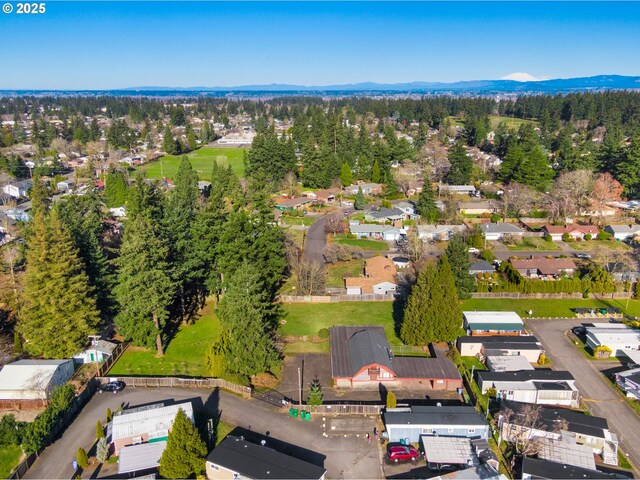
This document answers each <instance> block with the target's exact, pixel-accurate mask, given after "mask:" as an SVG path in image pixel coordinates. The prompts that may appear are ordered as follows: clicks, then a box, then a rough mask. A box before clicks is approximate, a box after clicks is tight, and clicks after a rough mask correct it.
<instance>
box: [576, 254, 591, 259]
mask: <svg viewBox="0 0 640 480" xmlns="http://www.w3.org/2000/svg"><path fill="white" fill-rule="evenodd" d="M576 258H591V254H589V253H576Z"/></svg>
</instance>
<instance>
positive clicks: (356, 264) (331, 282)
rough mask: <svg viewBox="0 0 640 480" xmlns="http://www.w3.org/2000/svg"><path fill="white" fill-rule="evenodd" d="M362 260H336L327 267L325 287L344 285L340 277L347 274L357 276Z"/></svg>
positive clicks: (360, 270)
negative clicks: (336, 261)
mask: <svg viewBox="0 0 640 480" xmlns="http://www.w3.org/2000/svg"><path fill="white" fill-rule="evenodd" d="M363 266H364V261H363V260H351V261H348V262H338V263H334V264H332V265H329V266H328V267H327V287H335V288H340V287H344V281H343V280H342V277H344V276H345V275H349V276H352V277H357V276H358V275H360V274H361V273H362V268H363Z"/></svg>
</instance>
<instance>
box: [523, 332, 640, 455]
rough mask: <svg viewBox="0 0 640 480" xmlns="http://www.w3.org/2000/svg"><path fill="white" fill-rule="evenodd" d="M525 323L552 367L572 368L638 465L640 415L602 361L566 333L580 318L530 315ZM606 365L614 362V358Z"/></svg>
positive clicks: (586, 398)
mask: <svg viewBox="0 0 640 480" xmlns="http://www.w3.org/2000/svg"><path fill="white" fill-rule="evenodd" d="M526 324H527V327H528V328H529V329H530V330H531V331H532V333H533V334H534V335H535V336H536V337H538V340H540V341H541V342H542V345H543V346H544V348H545V350H546V351H547V353H548V355H549V356H550V358H551V361H552V362H553V369H554V370H567V371H569V372H571V374H572V375H573V376H574V378H575V379H576V385H577V387H578V389H579V390H580V393H581V395H582V398H583V400H584V401H585V403H586V404H587V405H588V407H589V409H590V410H591V412H592V414H593V415H597V416H599V417H604V418H606V419H607V421H608V422H609V428H610V429H611V430H612V431H613V432H614V433H616V435H617V436H618V440H619V441H620V445H621V446H622V449H623V450H624V451H625V452H626V453H628V454H629V457H630V459H631V461H632V462H633V463H634V464H635V465H636V467H637V466H640V417H638V415H636V414H635V412H634V411H633V410H632V409H631V407H630V406H629V405H628V404H627V403H626V402H625V401H624V400H623V399H622V398H620V396H619V395H618V394H617V393H616V392H615V391H614V390H613V387H612V385H611V384H610V383H609V381H608V380H607V379H606V378H605V377H604V375H603V374H602V373H601V372H600V369H599V368H598V367H597V365H598V363H599V362H595V361H589V360H587V359H586V358H585V357H584V356H583V355H582V353H581V352H580V351H579V350H578V348H576V346H575V345H573V344H572V343H571V341H570V340H569V339H568V338H567V337H566V335H565V333H566V332H567V331H568V330H569V329H571V327H574V326H576V325H579V324H580V319H574V320H543V319H527V321H526ZM602 366H605V365H602ZM606 366H611V362H609V364H608V365H606Z"/></svg>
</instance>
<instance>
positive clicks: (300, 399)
mask: <svg viewBox="0 0 640 480" xmlns="http://www.w3.org/2000/svg"><path fill="white" fill-rule="evenodd" d="M298 406H299V407H300V410H302V371H301V370H300V367H298Z"/></svg>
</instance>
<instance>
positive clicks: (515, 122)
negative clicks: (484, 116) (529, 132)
mask: <svg viewBox="0 0 640 480" xmlns="http://www.w3.org/2000/svg"><path fill="white" fill-rule="evenodd" d="M489 122H490V123H491V129H492V130H495V129H496V128H497V127H498V125H500V124H501V123H502V122H504V123H506V124H507V127H509V128H513V129H517V128H520V125H522V124H523V123H531V124H534V125H537V124H538V122H536V121H533V120H524V119H522V118H512V117H501V116H499V115H489Z"/></svg>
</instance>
